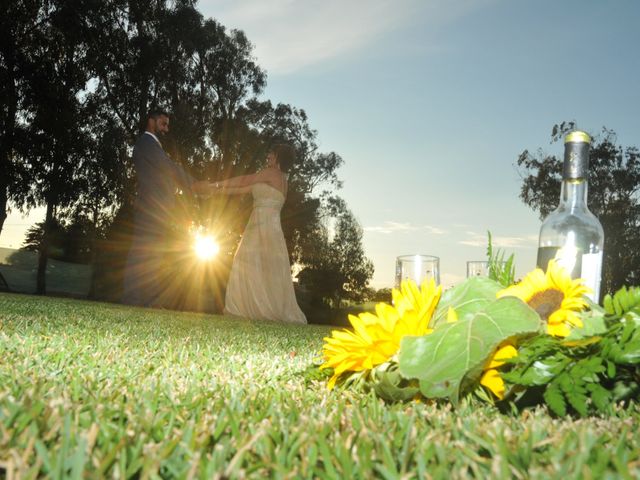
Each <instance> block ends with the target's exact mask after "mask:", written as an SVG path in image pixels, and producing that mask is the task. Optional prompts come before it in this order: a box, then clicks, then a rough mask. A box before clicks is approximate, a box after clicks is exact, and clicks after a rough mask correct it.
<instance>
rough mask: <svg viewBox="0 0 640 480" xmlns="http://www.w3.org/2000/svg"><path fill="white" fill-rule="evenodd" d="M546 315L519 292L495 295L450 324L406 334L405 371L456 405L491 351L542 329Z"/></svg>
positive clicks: (424, 390)
mask: <svg viewBox="0 0 640 480" xmlns="http://www.w3.org/2000/svg"><path fill="white" fill-rule="evenodd" d="M539 325H540V317H539V316H538V314H537V313H536V312H535V311H534V310H532V309H531V308H529V306H528V305H527V304H525V303H524V302H522V301H521V300H520V299H518V298H515V297H505V298H501V299H499V300H495V301H494V302H492V303H491V304H489V305H487V306H486V308H484V309H483V310H481V311H479V312H477V313H476V314H475V315H474V316H473V317H472V318H468V319H465V320H460V321H458V322H455V323H447V324H444V325H441V326H440V327H438V328H436V329H435V331H434V332H433V333H431V334H430V335H425V336H423V337H405V338H403V339H402V342H401V344H400V352H399V364H400V373H402V375H403V376H404V377H405V378H417V379H418V380H420V391H421V392H422V394H423V395H424V396H425V397H427V398H449V399H450V400H451V402H453V403H454V404H456V403H457V402H458V399H459V397H460V393H461V390H463V388H461V385H462V382H463V380H464V379H465V377H467V381H468V382H469V383H471V384H472V385H470V386H471V387H472V388H473V387H475V383H476V382H477V380H478V378H479V376H480V374H481V372H482V368H483V366H484V364H485V362H486V361H487V358H488V357H489V355H491V354H492V353H493V351H494V350H495V349H496V347H497V346H498V345H499V344H500V343H501V342H503V341H504V340H506V339H508V338H510V337H514V336H517V335H522V334H527V333H533V332H536V331H537V330H538V328H539Z"/></svg>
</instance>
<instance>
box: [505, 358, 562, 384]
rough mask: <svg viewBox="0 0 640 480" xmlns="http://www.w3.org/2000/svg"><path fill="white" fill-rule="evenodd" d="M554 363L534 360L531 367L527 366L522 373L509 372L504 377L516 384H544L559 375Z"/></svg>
mask: <svg viewBox="0 0 640 480" xmlns="http://www.w3.org/2000/svg"><path fill="white" fill-rule="evenodd" d="M553 367H554V365H550V364H548V363H545V362H534V363H533V364H532V365H531V367H529V368H527V369H526V370H525V371H524V372H523V373H522V374H517V373H516V372H515V371H514V372H507V373H504V374H502V377H503V378H504V379H505V380H506V381H508V382H510V383H514V384H518V385H523V386H525V387H531V386H534V385H544V384H546V383H549V382H550V381H551V380H552V379H553V378H555V376H556V375H557V372H556V371H555V370H556V369H554V368H553Z"/></svg>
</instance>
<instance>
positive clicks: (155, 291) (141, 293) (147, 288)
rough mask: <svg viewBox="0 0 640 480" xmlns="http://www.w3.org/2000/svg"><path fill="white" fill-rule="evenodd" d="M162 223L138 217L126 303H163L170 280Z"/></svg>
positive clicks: (127, 275) (126, 279)
mask: <svg viewBox="0 0 640 480" xmlns="http://www.w3.org/2000/svg"><path fill="white" fill-rule="evenodd" d="M164 243H165V238H164V235H163V234H162V230H161V227H156V225H150V224H149V223H148V222H143V221H138V219H136V222H135V226H134V229H133V241H132V243H131V248H130V249H129V255H128V257H127V264H126V267H125V271H124V279H123V284H122V303H126V304H129V305H142V306H145V307H152V306H155V307H159V306H162V305H161V297H162V293H163V291H164V290H165V285H164V281H165V280H166V276H167V275H166V272H165V271H164V269H165V261H164V254H165V253H166V252H165V251H164V246H165V245H164Z"/></svg>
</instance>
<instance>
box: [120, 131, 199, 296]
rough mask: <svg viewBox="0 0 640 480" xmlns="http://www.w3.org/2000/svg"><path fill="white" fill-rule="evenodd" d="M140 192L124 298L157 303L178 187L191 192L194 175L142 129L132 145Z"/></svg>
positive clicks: (125, 274)
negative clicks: (167, 236)
mask: <svg viewBox="0 0 640 480" xmlns="http://www.w3.org/2000/svg"><path fill="white" fill-rule="evenodd" d="M133 162H134V166H135V172H136V180H137V185H138V188H137V196H136V200H135V203H134V209H133V215H134V217H133V240H132V243H131V249H130V250H129V256H128V258H127V266H126V269H125V273H124V282H123V293H122V302H123V303H128V304H131V305H145V306H152V305H158V304H159V302H160V296H161V295H162V293H163V285H162V277H163V271H162V263H163V256H164V254H165V252H164V251H163V248H162V246H163V243H164V240H165V232H166V231H167V225H169V224H170V223H171V222H172V218H171V216H172V215H174V214H175V207H176V200H175V193H176V190H177V189H180V190H182V191H183V192H185V193H190V192H191V186H192V184H193V182H194V179H193V178H192V177H191V176H189V175H188V174H187V173H186V172H185V171H184V170H183V169H182V168H181V167H179V166H178V165H176V164H175V163H174V162H173V161H172V160H171V159H170V158H169V157H168V156H167V154H166V153H165V152H164V150H163V149H162V147H161V146H160V144H159V143H158V142H157V141H156V140H155V138H154V137H153V136H151V135H150V134H148V133H143V134H142V135H141V136H140V137H138V140H137V141H136V144H135V146H134V147H133Z"/></svg>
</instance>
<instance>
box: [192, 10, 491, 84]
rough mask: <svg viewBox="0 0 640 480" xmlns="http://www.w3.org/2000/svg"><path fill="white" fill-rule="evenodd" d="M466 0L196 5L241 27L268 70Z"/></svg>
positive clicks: (452, 13)
mask: <svg viewBox="0 0 640 480" xmlns="http://www.w3.org/2000/svg"><path fill="white" fill-rule="evenodd" d="M478 3H482V2H478V1H475V2H474V1H472V0H466V1H462V2H457V3H456V4H455V5H454V6H451V4H449V3H448V2H446V1H445V0H428V1H425V0H403V1H402V2H393V1H388V0H346V1H345V0H201V1H200V2H199V4H198V6H199V10H200V11H201V12H202V13H203V15H204V16H205V17H213V18H215V19H217V20H218V21H220V22H221V23H222V24H223V25H225V26H226V27H227V28H230V29H239V30H243V31H244V32H245V33H246V34H247V36H248V38H249V40H250V41H251V42H252V43H253V44H254V45H255V55H256V57H257V59H258V62H259V63H260V65H261V66H263V67H264V68H265V69H266V70H267V72H268V73H270V74H287V73H290V72H293V71H295V70H299V69H302V68H304V67H307V66H309V65H314V64H319V63H322V62H325V61H327V60H330V59H333V58H338V57H345V56H347V55H349V54H351V53H353V52H354V51H357V50H361V49H363V48H364V47H366V46H368V45H370V44H371V43H373V42H374V41H375V40H376V39H377V38H379V37H380V36H381V35H382V34H384V33H387V32H390V31H394V30H397V29H400V28H402V27H406V26H408V25H410V24H411V23H414V22H417V21H418V20H420V21H421V23H427V24H428V25H430V26H432V27H436V26H437V25H440V24H442V23H444V22H446V21H449V20H451V18H452V17H453V18H455V17H458V16H460V15H462V14H464V13H466V12H467V11H468V10H469V9H472V8H477V6H478Z"/></svg>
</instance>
